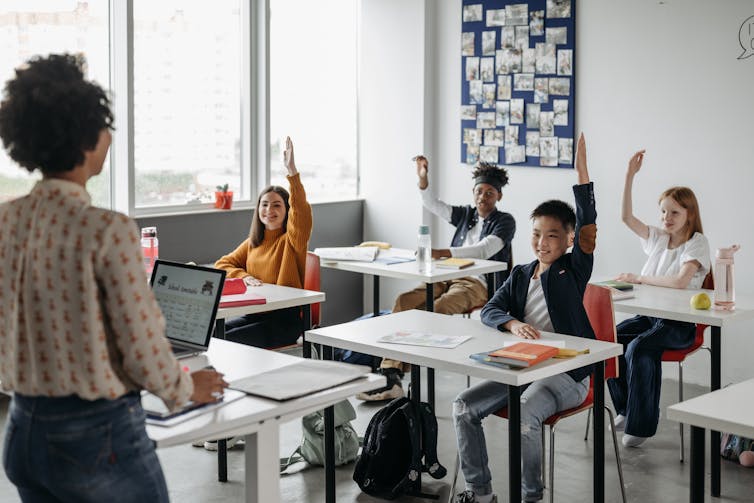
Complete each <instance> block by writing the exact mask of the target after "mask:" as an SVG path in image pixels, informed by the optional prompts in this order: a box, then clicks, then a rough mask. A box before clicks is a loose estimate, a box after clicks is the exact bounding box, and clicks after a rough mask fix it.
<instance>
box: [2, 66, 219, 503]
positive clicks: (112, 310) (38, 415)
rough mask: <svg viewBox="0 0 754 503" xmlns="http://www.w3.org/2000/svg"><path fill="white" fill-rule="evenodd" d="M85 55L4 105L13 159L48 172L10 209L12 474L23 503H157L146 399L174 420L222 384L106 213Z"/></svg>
mask: <svg viewBox="0 0 754 503" xmlns="http://www.w3.org/2000/svg"><path fill="white" fill-rule="evenodd" d="M84 65H85V62H84V59H83V57H80V56H72V55H51V56H49V57H36V58H33V59H32V60H31V61H29V63H28V64H27V65H26V66H24V67H21V68H19V69H17V70H16V74H15V77H14V78H13V79H11V80H9V81H8V82H7V83H6V86H5V97H4V98H3V101H2V104H0V137H2V140H3V145H4V146H5V148H6V150H7V152H8V155H9V156H10V158H11V159H13V160H14V161H16V162H17V163H18V164H19V165H21V166H22V167H24V168H26V169H27V170H29V171H30V172H34V171H36V170H39V171H41V172H42V180H40V181H38V182H37V183H36V185H34V187H33V188H32V190H31V192H30V193H29V194H27V195H26V196H23V197H20V198H18V199H15V200H12V201H9V202H7V203H4V204H2V205H0V348H2V350H0V381H1V382H2V387H3V389H4V390H6V391H13V398H12V400H11V404H10V410H9V412H8V421H7V427H6V432H5V452H4V467H5V473H6V475H7V476H8V479H9V480H10V481H11V482H13V484H15V485H16V487H17V488H18V493H19V495H20V496H21V500H22V501H28V502H31V501H34V502H39V501H81V502H87V501H89V502H94V501H126V500H127V501H156V502H167V501H168V491H167V487H166V484H165V478H164V476H163V474H162V469H161V467H160V462H159V460H158V458H157V455H156V453H155V449H154V443H153V442H152V441H151V440H150V439H149V437H147V433H146V429H145V427H144V420H145V414H144V411H143V410H142V408H141V401H140V395H139V391H140V390H141V389H147V390H149V391H151V392H152V393H154V394H155V395H157V396H159V397H160V398H162V399H163V400H164V401H165V403H166V404H167V405H168V407H170V408H171V409H174V408H176V407H177V406H179V405H181V404H183V403H185V402H187V401H188V400H189V398H190V399H191V400H194V401H196V402H211V401H214V400H215V397H214V396H213V393H220V392H222V389H223V387H225V386H227V384H226V383H225V382H224V381H223V379H222V375H221V374H218V373H216V372H214V371H209V370H202V371H198V372H194V373H193V374H191V375H189V374H188V373H186V372H184V371H182V370H181V367H180V365H179V364H178V361H177V360H176V359H175V357H174V356H173V353H172V351H171V349H170V345H169V343H168V341H167V339H166V338H165V320H164V319H163V317H162V313H161V312H160V307H159V306H158V305H157V302H156V301H155V298H154V296H153V294H152V291H151V290H150V289H149V286H148V284H147V282H146V277H145V271H144V265H143V262H142V256H141V250H140V249H139V232H138V229H137V227H136V224H135V223H134V222H133V221H132V220H130V219H129V218H128V217H126V216H125V215H122V214H119V213H115V212H113V211H109V210H105V209H101V208H96V207H94V206H92V204H91V197H90V196H89V194H88V193H87V191H86V183H87V181H88V180H89V179H90V178H92V177H94V176H96V175H98V174H99V173H100V172H101V171H102V165H103V162H104V160H105V156H106V155H107V150H108V148H109V147H110V141H111V136H110V130H111V129H112V123H113V116H112V113H111V111H110V100H109V99H108V97H107V95H106V94H105V92H104V91H103V90H102V88H101V87H99V86H98V85H97V84H95V83H93V82H89V81H87V80H85V79H84V73H83V70H82V69H83V68H84Z"/></svg>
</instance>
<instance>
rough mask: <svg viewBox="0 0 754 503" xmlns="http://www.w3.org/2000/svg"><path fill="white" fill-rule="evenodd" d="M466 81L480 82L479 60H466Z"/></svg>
mask: <svg viewBox="0 0 754 503" xmlns="http://www.w3.org/2000/svg"><path fill="white" fill-rule="evenodd" d="M466 80H479V58H477V57H473V58H466Z"/></svg>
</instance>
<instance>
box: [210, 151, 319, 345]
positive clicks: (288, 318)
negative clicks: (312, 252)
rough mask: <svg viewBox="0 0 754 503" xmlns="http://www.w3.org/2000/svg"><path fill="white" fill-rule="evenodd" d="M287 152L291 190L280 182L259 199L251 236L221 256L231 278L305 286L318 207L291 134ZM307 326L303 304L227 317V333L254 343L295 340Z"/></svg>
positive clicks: (217, 264)
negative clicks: (314, 208)
mask: <svg viewBox="0 0 754 503" xmlns="http://www.w3.org/2000/svg"><path fill="white" fill-rule="evenodd" d="M283 157H284V163H285V167H286V169H287V171H288V183H289V184H290V195H289V193H288V191H287V190H285V189H284V188H283V187H279V186H276V185H270V186H269V187H267V188H266V189H264V190H263V191H262V192H261V193H260V194H259V199H258V200H257V207H256V210H254V217H253V220H252V222H251V231H250V235H249V237H248V238H247V239H245V240H244V241H243V243H241V244H240V245H238V247H237V248H236V249H235V250H233V251H232V252H230V253H229V254H228V255H225V256H224V257H222V258H220V259H219V260H218V261H217V262H215V267H217V268H218V269H225V270H226V271H227V277H228V278H243V279H244V281H245V282H246V284H247V285H249V286H252V287H254V286H259V285H262V283H272V284H276V285H283V286H291V287H294V288H303V287H304V271H305V268H306V250H307V248H308V245H309V236H310V235H311V233H312V208H311V206H309V203H308V202H307V201H306V192H304V186H303V185H302V184H301V175H300V174H299V172H298V170H297V169H296V163H295V161H294V158H293V143H292V142H291V139H290V138H286V139H285V152H284V154H283ZM303 328H304V326H303V322H302V318H301V309H300V308H298V307H292V308H288V309H279V310H277V311H270V312H266V313H258V314H248V315H246V316H241V317H240V318H235V319H232V320H229V321H227V322H226V323H225V338H226V339H228V340H231V341H234V342H240V343H242V344H247V345H249V346H256V347H260V348H276V347H280V346H287V345H290V344H293V343H295V342H296V339H298V337H299V336H300V335H301V332H302V330H303Z"/></svg>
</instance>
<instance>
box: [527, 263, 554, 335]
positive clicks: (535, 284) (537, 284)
mask: <svg viewBox="0 0 754 503" xmlns="http://www.w3.org/2000/svg"><path fill="white" fill-rule="evenodd" d="M523 321H524V323H528V324H529V325H531V326H533V327H534V328H536V329H537V330H543V331H545V332H554V331H555V329H554V328H553V327H552V320H551V319H550V312H549V311H548V310H547V302H545V292H544V290H542V281H541V280H540V279H539V278H537V279H534V278H533V277H532V279H531V280H529V292H528V293H527V294H526V305H525V306H524V320H523Z"/></svg>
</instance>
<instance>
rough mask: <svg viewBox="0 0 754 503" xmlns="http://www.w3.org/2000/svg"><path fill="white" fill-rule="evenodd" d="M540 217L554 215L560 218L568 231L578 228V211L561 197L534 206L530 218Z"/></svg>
mask: <svg viewBox="0 0 754 503" xmlns="http://www.w3.org/2000/svg"><path fill="white" fill-rule="evenodd" d="M538 217H552V218H555V219H557V220H559V221H560V223H561V224H563V228H564V229H565V230H566V232H570V231H572V230H574V229H575V228H576V212H574V211H573V206H571V205H570V204H568V203H566V202H564V201H561V200H559V199H550V200H549V201H545V202H544V203H542V204H540V205H539V206H537V207H536V208H534V211H532V212H531V217H530V218H531V219H532V220H534V219H535V218H538Z"/></svg>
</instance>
